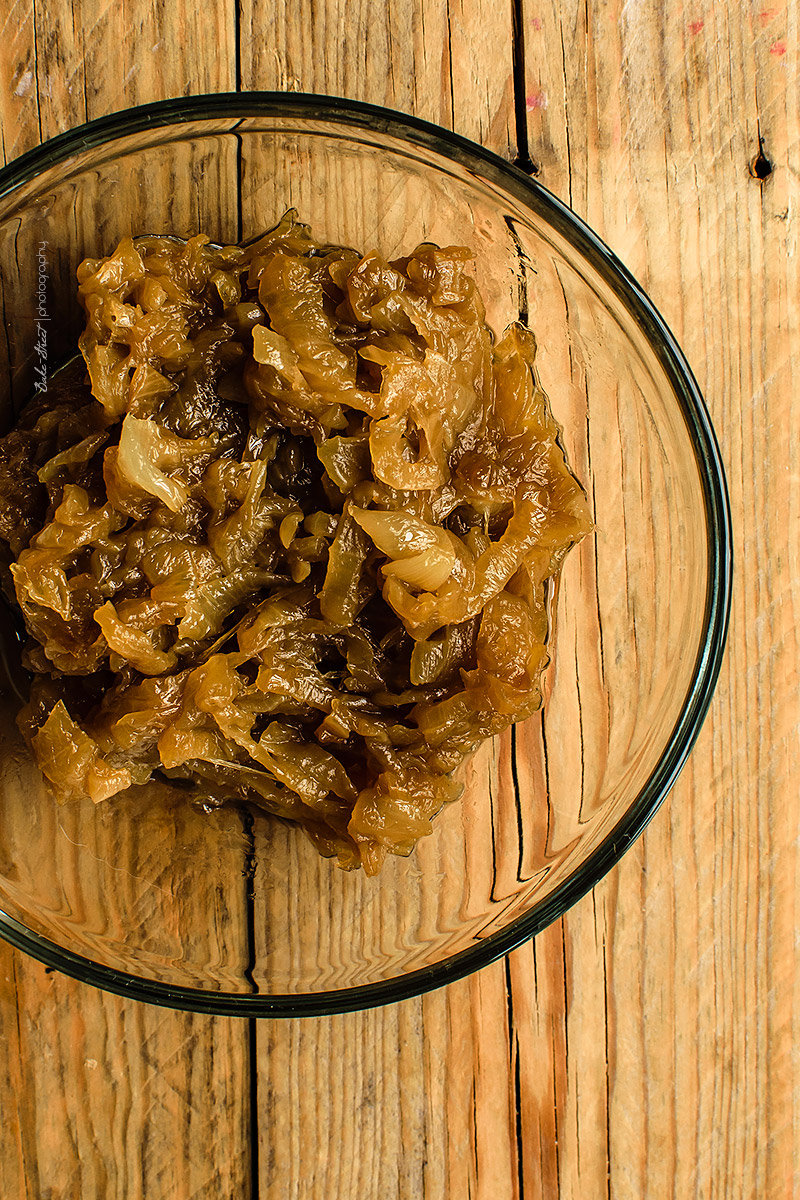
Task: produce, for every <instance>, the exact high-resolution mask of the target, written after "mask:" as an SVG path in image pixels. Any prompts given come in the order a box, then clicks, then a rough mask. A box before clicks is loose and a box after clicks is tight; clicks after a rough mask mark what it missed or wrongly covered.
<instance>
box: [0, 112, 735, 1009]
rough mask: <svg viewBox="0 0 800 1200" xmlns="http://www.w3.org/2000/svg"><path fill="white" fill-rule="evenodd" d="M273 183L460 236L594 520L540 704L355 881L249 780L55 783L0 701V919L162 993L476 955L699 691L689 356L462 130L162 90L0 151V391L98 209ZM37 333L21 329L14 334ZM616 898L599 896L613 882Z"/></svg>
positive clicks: (184, 214)
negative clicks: (382, 862)
mask: <svg viewBox="0 0 800 1200" xmlns="http://www.w3.org/2000/svg"><path fill="white" fill-rule="evenodd" d="M289 206H294V207H296V208H297V209H298V210H299V213H300V216H301V219H303V220H306V221H308V222H310V223H311V224H312V226H313V228H314V230H315V233H316V234H317V236H320V237H323V238H327V239H330V240H331V241H335V242H344V243H347V244H350V245H353V246H357V247H361V248H363V249H367V248H370V247H379V248H380V249H382V250H383V252H384V253H385V254H387V255H388V256H392V255H396V254H398V253H400V252H403V251H406V250H408V249H410V248H412V247H413V246H414V245H416V244H417V243H418V242H420V241H434V242H438V243H439V244H442V245H447V244H453V243H463V244H466V245H469V246H471V247H473V248H474V250H475V253H476V261H475V270H476V273H477V276H478V281H479V284H480V287H481V289H482V292H483V295H484V297H485V299H486V301H487V306H488V319H489V321H490V323H491V325H492V326H493V327H494V329H495V330H496V331H497V332H498V333H499V332H502V330H503V329H504V328H505V326H506V325H507V324H508V322H510V321H512V320H515V319H519V318H521V319H522V320H523V321H527V322H528V323H529V324H530V326H531V328H532V329H533V330H534V332H535V334H536V338H537V341H538V367H539V372H540V376H541V379H542V382H543V385H544V387H545V390H546V391H547V393H548V394H549V396H550V399H551V403H552V406H553V410H554V412H555V415H556V417H557V419H558V420H559V421H560V423H561V425H562V426H563V430H564V435H563V436H564V443H565V446H566V449H567V452H568V455H569V458H570V460H571V462H572V464H573V467H574V468H575V470H576V472H577V474H578V475H579V476H580V478H581V479H582V480H583V482H584V483H585V484H586V486H587V489H588V493H589V497H590V500H591V502H592V505H593V508H594V514H595V521H596V527H597V528H596V533H595V535H594V536H592V537H590V538H587V539H586V540H585V541H584V542H583V544H582V545H581V546H580V547H579V548H578V549H577V550H575V551H573V552H572V554H571V555H570V556H569V558H568V561H567V565H566V568H565V571H564V575H563V580H562V585H561V588H560V592H559V596H558V614H557V622H556V634H555V641H554V661H553V664H552V666H551V667H550V669H549V672H548V675H547V687H546V692H547V697H546V705H545V708H544V711H543V712H542V713H541V714H540V715H538V716H536V717H534V718H532V719H531V720H529V721H527V722H526V723H525V724H523V725H520V726H518V727H517V728H516V729H515V730H513V731H510V732H509V733H508V734H507V735H505V736H503V737H501V738H498V739H495V741H494V742H492V743H491V744H488V745H486V746H485V747H484V748H483V749H482V750H481V751H480V752H479V753H478V755H477V756H476V757H475V759H474V760H473V761H472V763H471V764H470V766H469V769H468V771H467V773H466V783H467V787H466V792H465V795H464V799H463V801H461V802H460V803H457V804H454V805H450V806H449V807H448V808H447V809H446V810H445V811H443V812H442V813H441V814H440V815H439V817H438V818H437V819H436V821H435V823H434V834H433V836H432V837H430V838H428V839H425V840H424V841H423V842H422V843H420V845H419V846H418V848H417V850H416V852H415V853H414V854H413V855H412V856H411V857H410V858H408V859H399V858H393V859H390V860H389V861H388V863H387V864H386V866H385V868H384V870H383V871H382V873H381V874H380V875H379V876H378V877H377V878H375V879H367V878H365V877H364V875H363V874H362V873H360V872H359V873H351V874H346V873H344V872H342V871H340V870H338V869H337V868H336V866H335V865H333V864H332V863H331V862H329V861H325V860H323V859H320V858H319V857H318V855H317V853H316V851H315V850H314V849H313V848H312V846H311V845H310V843H309V842H308V841H307V840H306V838H305V837H304V836H303V835H302V834H301V833H299V832H298V831H297V830H296V829H294V828H292V827H290V826H288V825H286V824H283V823H281V822H279V821H277V820H275V819H272V818H269V817H267V816H265V815H262V814H259V813H258V812H256V811H255V810H251V809H249V808H248V807H247V806H245V805H242V806H241V807H236V806H231V807H227V808H223V809H221V810H217V811H213V812H206V811H204V810H203V808H202V805H201V804H199V803H195V802H193V801H192V800H191V799H190V798H188V797H187V796H186V795H185V794H181V795H179V796H178V797H177V798H176V796H175V795H174V794H173V793H172V792H170V791H169V790H167V788H166V787H161V786H158V785H155V784H153V785H150V786H149V787H148V788H147V789H145V790H144V791H140V792H139V793H138V794H137V795H136V796H135V797H134V796H132V795H131V794H128V795H124V794H123V795H121V796H119V797H117V798H115V799H114V800H111V801H108V802H107V803H103V804H100V805H98V806H96V807H95V806H93V805H92V804H91V802H89V801H87V802H86V803H84V804H68V805H66V806H63V807H58V806H57V805H56V804H55V802H54V801H53V800H52V799H51V797H50V795H49V794H48V793H47V792H46V791H45V790H44V788H43V786H42V783H41V779H40V777H39V775H38V773H37V771H36V769H35V768H34V766H33V764H32V763H31V760H30V758H29V756H28V754H27V752H26V750H25V747H24V744H23V743H22V741H21V739H20V737H19V735H18V733H17V730H16V725H15V719H14V718H15V713H16V709H17V706H18V698H17V696H16V694H15V686H16V685H15V682H14V681H15V679H16V678H17V674H16V672H15V669H14V658H15V643H14V640H13V636H11V626H10V622H7V624H8V632H9V637H8V638H7V639H6V640H7V651H6V657H7V659H8V671H7V675H8V680H7V683H6V684H5V686H4V688H3V695H2V705H3V714H2V718H3V719H2V721H0V738H1V739H2V744H1V745H0V755H1V756H2V770H1V771H0V910H2V911H0V934H2V936H4V937H5V938H7V939H8V941H10V942H12V943H13V944H14V945H16V946H18V947H20V948H22V949H24V950H26V951H28V952H29V953H31V954H33V955H35V956H37V957H38V958H40V959H42V960H44V961H45V962H47V963H48V964H50V965H52V966H54V967H58V968H60V969H61V970H64V971H66V972H69V973H71V974H73V975H75V976H77V977H79V978H81V979H83V980H86V981H88V982H90V983H93V984H96V985H97V986H99V987H104V988H108V989H110V990H112V991H117V992H120V993H123V994H125V995H128V996H135V997H138V998H141V999H143V1000H148V1001H152V1002H155V1003H160V1004H167V1005H172V1006H175V1007H180V1008H186V1009H195V1010H202V1011H207V1012H217V1013H232V1014H239V1015H243V1016H244V1015H249V1016H253V1015H255V1016H260V1015H270V1014H272V1015H279V1014H283V1015H298V1014H315V1013H329V1012H337V1011H344V1010H349V1009H355V1008H362V1007H367V1006H369V1005H372V1004H378V1003H382V1002H385V1001H394V1000H399V999H402V998H404V997H406V996H409V995H412V994H415V993H418V992H422V991H424V990H426V989H428V988H433V987H437V986H439V985H441V984H444V983H447V982H449V981H451V980H453V979H456V978H458V977H459V976H461V975H464V974H466V973H467V972H470V971H473V970H475V969H476V968H478V967H481V966H483V965H485V964H486V963H488V962H490V961H491V960H492V959H494V958H496V957H498V956H499V955H501V954H504V953H506V952H507V951H508V950H510V949H512V948H513V947H514V946H516V945H518V944H519V943H520V942H522V941H523V940H525V939H527V938H529V937H531V936H532V935H533V934H535V933H536V932H537V931H538V930H540V929H542V928H543V927H544V926H545V925H547V924H548V923H549V922H550V921H552V920H554V919H555V918H556V917H558V916H559V915H560V914H561V913H562V912H564V910H565V909H566V908H568V907H569V905H571V904H573V903H574V902H575V901H576V900H577V899H578V898H579V897H580V896H581V895H583V894H584V893H585V892H586V891H587V890H588V889H589V888H591V887H592V885H593V884H595V883H596V882H597V881H598V880H599V879H600V878H601V876H602V875H603V874H604V873H605V872H606V871H608V870H609V868H610V867H611V866H612V865H613V864H614V863H615V862H616V861H617V860H618V859H619V857H620V855H621V854H622V853H623V851H624V850H625V849H626V848H627V847H628V846H629V845H630V843H631V841H632V840H633V839H634V838H635V837H637V835H638V834H639V833H640V831H641V830H642V828H643V827H644V825H645V823H646V822H647V821H648V820H649V818H650V817H651V816H652V815H653V813H654V812H655V810H656V809H657V807H658V805H659V804H660V803H661V801H662V800H663V798H664V796H665V795H666V793H667V791H668V790H669V788H670V786H671V784H672V783H673V781H674V779H675V777H676V775H677V773H678V771H679V770H680V768H681V765H682V763H683V761H684V759H685V757H686V755H687V753H688V751H689V749H690V747H691V745H692V743H693V741H694V739H695V737H696V734H697V731H698V728H699V726H700V724H701V722H702V719H703V717H704V715H705V712H706V709H707V707H708V703H709V700H710V696H711V692H712V689H713V686H714V683H715V680H716V676H717V673H718V669H719V663H720V657H721V654H722V649H723V644H724V639H725V632H726V626H727V616H728V608H729V596H730V567H731V538H730V528H729V514H728V507H727V500H726V489H725V481H724V476H723V471H722V467H721V464H720V459H719V453H718V449H717V445H716V442H715V438H714V434H713V431H712V429H711V426H710V423H709V419H708V415H707V413H706V409H705V407H704V405H703V401H702V399H701V397H700V394H699V392H698V389H697V386H696V384H695V382H694V380H693V378H692V375H691V372H690V370H689V368H688V366H687V364H686V362H685V360H684V358H683V355H682V354H681V352H680V350H679V348H678V346H677V345H676V343H675V341H674V339H673V337H672V335H671V334H670V332H669V330H668V329H667V328H666V326H665V325H664V323H663V321H662V320H661V318H660V317H659V316H658V314H657V313H656V312H655V310H654V309H653V306H652V305H651V304H650V302H649V301H648V300H647V298H646V296H645V295H644V294H643V293H642V291H641V289H640V288H639V287H638V286H637V285H636V283H635V282H634V281H633V280H632V279H631V277H630V276H629V275H628V273H627V272H626V271H625V269H624V268H623V267H622V266H621V265H620V263H619V262H618V261H617V260H616V259H615V258H614V256H613V255H612V254H611V253H610V252H609V250H608V249H607V248H606V247H605V246H604V245H603V244H602V243H601V242H600V241H598V239H597V238H596V237H595V236H594V234H592V232H591V231H590V230H589V229H587V227H586V226H585V225H583V224H582V223H581V221H579V220H578V219H577V218H576V217H575V216H574V215H573V214H572V213H571V212H569V210H568V209H566V208H565V207H564V206H563V205H562V204H560V203H559V202H558V201H557V200H556V199H554V197H553V196H551V195H550V194H549V193H548V192H546V191H545V190H544V189H542V188H541V187H539V186H538V185H537V184H536V183H535V182H533V181H532V180H530V179H529V178H527V177H526V176H525V175H523V174H522V173H521V172H519V171H518V170H516V169H515V168H514V167H512V166H510V165H509V164H508V163H506V162H504V161H502V160H500V159H499V158H497V157H495V156H494V155H492V154H490V153H488V152H487V151H485V150H482V149H481V148H480V147H478V146H475V145H473V144H471V143H469V142H466V141H465V140H463V139H462V138H459V137H456V136H454V135H453V134H450V133H448V132H446V131H444V130H442V129H438V128H435V127H434V126H431V125H427V124H425V123H423V122H421V121H417V120H414V119H413V118H410V117H401V116H400V115H398V114H396V113H391V112H388V111H385V110H381V109H376V108H372V107H369V106H366V105H361V104H356V103H350V102H346V101H343V100H333V99H329V98H325V97H315V96H302V95H282V94H272V93H260V94H251V95H230V96H224V95H220V96H211V97H199V98H193V99H189V100H181V101H167V102H165V103H162V104H158V105H151V106H148V107H146V108H140V109H134V110H131V111H129V112H124V113H119V114H116V115H114V116H112V117H108V118H104V119H102V120H99V121H95V122H93V123H91V124H90V125H86V126H84V127H83V128H81V129H77V130H75V131H73V132H71V133H68V134H65V135H63V136H61V137H58V138H56V139H54V140H53V141H51V142H49V143H47V144H46V145H45V146H43V147H41V148H39V149H37V150H34V151H32V152H31V153H30V154H27V155H25V156H23V157H22V158H20V159H19V160H17V161H16V162H14V163H12V164H11V166H9V167H7V168H6V169H5V170H3V171H1V172H0V281H1V284H2V305H3V312H2V316H3V327H4V332H5V337H4V339H2V345H1V346H0V355H2V358H3V364H2V365H3V368H4V369H3V370H2V371H1V372H0V378H2V383H1V384H0V398H1V401H0V402H1V403H2V413H0V418H1V419H2V424H3V426H4V427H6V426H7V425H8V424H9V423H10V422H11V420H12V416H13V413H14V411H16V410H17V409H18V408H19V407H20V406H21V405H22V404H23V403H24V402H25V400H26V399H27V398H28V396H29V395H30V393H31V391H32V388H33V385H34V382H35V379H36V372H37V370H41V369H43V368H44V367H47V368H48V369H52V368H53V367H54V366H56V365H57V364H58V363H59V362H60V361H62V360H63V359H64V358H65V357H66V356H67V355H68V354H69V353H70V352H71V351H72V349H73V348H74V344H75V339H76V337H77V334H78V331H79V328H80V325H81V315H82V314H81V311H80V309H79V307H78V304H77V302H76V299H75V282H74V280H75V268H76V267H77V265H78V263H79V262H80V261H81V259H82V258H83V257H84V256H87V255H93V256H95V255H102V254H106V253H109V252H110V251H111V250H112V249H113V248H114V246H115V245H116V243H117V241H118V240H119V238H121V237H122V236H124V235H125V234H129V233H131V234H141V233H158V232H162V231H169V232H172V233H175V234H180V235H183V236H186V235H189V234H192V233H195V232H197V231H204V232H206V233H208V234H209V235H210V236H211V238H212V239H213V240H215V241H220V242H226V241H237V240H239V239H240V238H243V237H244V238H248V237H251V236H252V235H254V234H256V233H258V232H259V231H262V230H264V229H265V228H267V227H269V226H270V225H271V224H273V223H274V222H275V221H276V219H277V218H278V217H279V216H280V215H281V213H282V212H283V211H284V210H285V209H286V208H287V207H289ZM43 337H44V339H45V340H44V341H43ZM624 902H625V900H624V897H622V898H621V903H624Z"/></svg>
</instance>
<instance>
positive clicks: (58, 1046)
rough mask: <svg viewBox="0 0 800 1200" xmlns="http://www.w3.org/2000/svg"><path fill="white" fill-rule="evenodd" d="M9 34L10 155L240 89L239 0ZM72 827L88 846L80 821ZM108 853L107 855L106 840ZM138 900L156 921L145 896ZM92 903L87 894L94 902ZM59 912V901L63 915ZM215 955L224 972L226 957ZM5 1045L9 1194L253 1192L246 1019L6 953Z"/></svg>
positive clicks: (1, 1089)
mask: <svg viewBox="0 0 800 1200" xmlns="http://www.w3.org/2000/svg"><path fill="white" fill-rule="evenodd" d="M2 31H3V38H2V46H1V47H0V78H2V80H3V83H2V86H1V87H0V129H1V130H2V150H3V154H4V157H5V160H6V161H8V160H10V159H11V158H13V157H15V156H16V155H18V154H20V153H22V152H23V151H24V150H27V149H29V148H30V147H31V146H33V145H36V144H37V143H38V142H39V141H40V140H42V139H44V138H47V137H51V136H53V135H54V134H56V133H59V132H61V131H62V130H64V129H67V128H69V127H71V126H75V125H77V124H80V123H81V122H82V121H85V120H87V119H92V118H94V117H97V116H101V115H103V114H105V113H108V112H112V111H114V110H116V109H121V108H125V107H127V106H128V105H131V104H137V103H145V102H148V101H151V100H158V99H163V98H165V97H167V96H174V95H183V94H188V93H190V92H205V91H219V90H227V89H229V88H232V87H233V86H234V83H235V47H234V43H235V24H234V19H233V5H232V4H231V5H224V6H222V5H218V6H216V7H213V8H204V9H195V8H193V7H192V6H190V5H186V4H185V3H183V2H182V0H181V2H180V3H178V4H166V3H161V2H159V3H156V4H154V5H145V4H134V5H124V6H123V5H110V6H109V5H104V4H101V3H99V0H75V3H74V4H73V5H70V4H69V3H65V2H64V0H57V2H56V3H54V4H48V5H47V6H43V5H38V6H35V5H34V4H33V3H32V2H31V0H18V3H16V4H14V5H13V6H12V8H10V9H9V11H8V13H7V15H6V17H5V21H4V24H3V27H2ZM209 46H213V47H214V53H213V54H212V53H208V52H207V48H208V47H209ZM84 215H86V216H87V218H88V215H89V214H84ZM61 815H62V821H63V815H64V814H61ZM11 816H12V814H11V813H10V812H9V810H8V808H6V810H5V820H4V823H3V838H4V844H6V843H8V842H9V838H11V840H13V837H14V836H15V835H14V833H13V829H12V826H13V825H14V821H12V820H11V819H10V818H11ZM67 825H68V828H69V829H70V830H71V832H72V834H73V840H77V841H80V840H82V836H83V835H82V834H79V833H78V832H77V830H76V829H72V827H71V825H70V817H69V815H67ZM41 832H43V831H41ZM84 832H85V831H84ZM95 833H97V831H95ZM54 836H56V837H58V836H59V833H58V831H55V834H54ZM100 840H101V841H102V840H103V839H102V834H101V835H100ZM135 841H136V839H133V840H129V841H128V842H127V843H126V844H125V845H119V844H118V845H116V847H115V848H114V851H113V855H111V858H112V860H113V862H114V866H115V869H116V872H117V875H115V878H117V877H121V878H123V879H125V880H129V881H130V882H131V883H133V878H134V876H135V875H136V873H137V868H136V867H134V866H133V857H135V858H138V859H139V860H140V862H139V868H144V873H145V874H148V872H149V871H150V870H151V868H152V867H153V862H152V861H151V859H150V855H151V851H152V847H151V848H150V849H147V847H146V846H144V845H143V844H141V845H139V846H138V847H137V846H136V845H135V844H134V843H135ZM65 845H66V843H65ZM6 849H8V845H6ZM98 853H99V854H100V855H101V856H105V857H108V856H109V848H108V846H106V848H105V849H102V848H101V847H99V846H98ZM131 856H133V857H131ZM146 860H147V862H146V865H145V861H146ZM127 867H132V868H133V869H132V871H131V872H130V873H129V874H126V873H125V872H126V869H127ZM120 871H122V872H123V874H122V876H119V872H120ZM150 877H151V878H152V875H151V876H150ZM64 882H65V885H66V891H67V893H70V895H69V897H68V898H67V900H66V906H67V910H69V908H70V906H74V909H75V910H76V911H80V903H83V902H84V901H86V899H87V897H89V896H90V894H91V893H92V884H91V882H90V881H88V880H83V881H81V880H80V878H78V877H75V878H72V877H70V875H69V871H67V872H66V874H65V876H64ZM87 888H88V890H87ZM76 889H77V890H76ZM241 890H242V889H239V891H241ZM23 891H24V887H23ZM129 899H130V900H131V902H132V903H133V904H134V906H135V907H136V906H138V910H139V911H140V913H141V915H143V916H145V913H144V909H142V908H141V899H142V897H141V896H139V897H138V899H137V898H136V897H133V896H131V897H130V898H129ZM240 899H241V897H240ZM96 903H97V897H95V896H93V895H92V897H91V901H90V905H89V906H90V907H92V905H94V906H95V907H96ZM60 904H61V901H60V900H58V898H57V897H56V903H55V905H54V912H55V911H56V910H57V909H58V908H59V905H60ZM65 911H66V910H65ZM154 916H155V910H154V911H153V913H152V914H151V917H150V918H147V917H146V916H145V927H146V926H147V924H148V922H149V923H151V926H152V920H151V918H152V917H154ZM111 920H112V923H113V917H112V918H111ZM235 923H236V922H235V921H234V922H233V923H232V924H235ZM224 925H225V922H224V921H223V922H221V923H220V928H223V927H224ZM163 932H165V933H166V930H164V931H163ZM219 949H220V948H218V950H219ZM174 951H175V948H173V952H174ZM177 953H178V955H180V954H181V953H182V952H181V951H180V950H178V951H177ZM203 953H205V951H204V952H203ZM211 955H212V958H213V957H214V951H211ZM216 957H217V960H218V962H217V966H218V967H219V966H222V970H223V976H224V974H225V971H226V969H227V968H226V967H225V966H224V963H225V960H226V958H227V951H222V952H221V953H217V955H216ZM187 982H188V980H187ZM228 982H229V981H228V980H223V982H222V986H225V985H226V983H228ZM0 1047H2V1052H1V1053H0V1062H2V1074H0V1110H2V1111H3V1113H4V1115H5V1117H6V1119H5V1120H3V1122H2V1132H1V1133H0V1193H2V1194H3V1195H4V1196H9V1197H11V1196H15V1197H16V1196H23V1195H25V1196H30V1197H34V1196H37V1197H38V1196H45V1195H52V1196H56V1195H58V1196H101V1195H102V1196H108V1197H122V1196H124V1197H126V1200H127V1198H130V1197H137V1196H141V1197H143V1198H146V1200H153V1198H154V1197H160V1196H163V1197H171V1196H175V1195H181V1196H187V1197H189V1196H195V1195H197V1196H217V1195H219V1196H229V1195H231V1196H232V1195H237V1196H238V1195H246V1194H249V1190H250V1151H249V1138H250V1109H249V1092H248V1078H249V1061H248V1026H247V1023H246V1022H243V1021H237V1020H233V1019H226V1018H208V1017H203V1016H190V1015H186V1014H181V1013H176V1012H173V1011H171V1010H167V1009H164V1010H162V1009H159V1008H156V1007H151V1006H148V1005H143V1004H139V1003H137V1002H135V1001H129V1000H125V999H123V998H120V997H117V996H111V995H108V994H104V993H101V992H99V991H97V990H95V989H93V988H90V987H87V986H85V985H83V984H80V983H77V982H76V981H74V980H71V979H68V978H67V977H65V976H61V975H59V974H58V973H50V972H49V971H47V970H46V969H45V968H44V967H43V966H42V965H41V964H39V963H37V962H35V961H33V960H31V959H29V958H27V957H26V956H24V955H22V954H19V953H18V952H16V951H13V950H11V948H10V947H8V946H6V945H5V944H0ZM12 1114H14V1116H12ZM209 1147H213V1152H211V1153H209Z"/></svg>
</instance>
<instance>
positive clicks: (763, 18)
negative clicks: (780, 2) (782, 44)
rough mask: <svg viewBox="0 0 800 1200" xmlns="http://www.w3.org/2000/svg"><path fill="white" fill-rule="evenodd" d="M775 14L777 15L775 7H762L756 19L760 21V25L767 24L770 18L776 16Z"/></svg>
mask: <svg viewBox="0 0 800 1200" xmlns="http://www.w3.org/2000/svg"><path fill="white" fill-rule="evenodd" d="M777 15H778V10H777V8H764V9H762V10H761V12H760V13H759V14H758V19H759V21H760V22H761V25H762V27H763V26H764V25H769V23H770V21H771V20H772V18H773V17H777Z"/></svg>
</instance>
